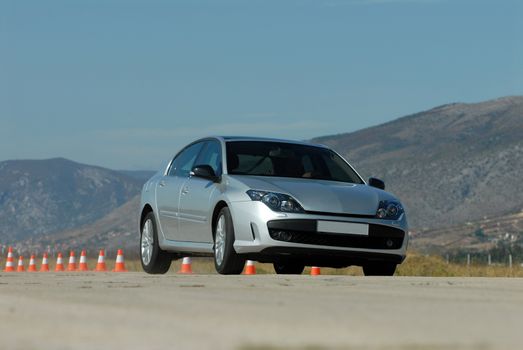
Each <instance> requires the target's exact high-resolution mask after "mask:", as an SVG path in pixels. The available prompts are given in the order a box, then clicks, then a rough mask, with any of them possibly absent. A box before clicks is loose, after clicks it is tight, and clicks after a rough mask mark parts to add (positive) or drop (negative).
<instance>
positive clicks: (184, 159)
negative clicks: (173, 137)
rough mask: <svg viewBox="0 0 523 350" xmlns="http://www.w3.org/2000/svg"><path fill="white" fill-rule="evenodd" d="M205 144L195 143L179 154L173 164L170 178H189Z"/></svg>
mask: <svg viewBox="0 0 523 350" xmlns="http://www.w3.org/2000/svg"><path fill="white" fill-rule="evenodd" d="M203 144H204V143H203V142H198V143H195V144H194V145H191V146H189V147H187V148H186V149H184V150H183V151H182V152H181V153H180V154H178V156H177V157H176V158H175V159H174V160H173V163H172V164H171V168H170V169H169V176H181V177H189V173H190V172H191V169H192V166H193V164H194V161H195V160H196V157H197V156H198V153H200V150H201V149H202V146H203Z"/></svg>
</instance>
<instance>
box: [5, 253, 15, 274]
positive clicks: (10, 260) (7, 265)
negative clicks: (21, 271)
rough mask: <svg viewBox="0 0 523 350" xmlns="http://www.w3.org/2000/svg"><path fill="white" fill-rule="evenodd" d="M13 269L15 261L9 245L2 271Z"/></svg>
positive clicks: (11, 270) (12, 270)
mask: <svg viewBox="0 0 523 350" xmlns="http://www.w3.org/2000/svg"><path fill="white" fill-rule="evenodd" d="M14 271H15V262H14V260H13V248H12V247H9V248H8V249H7V260H6V261H5V270H4V272H14Z"/></svg>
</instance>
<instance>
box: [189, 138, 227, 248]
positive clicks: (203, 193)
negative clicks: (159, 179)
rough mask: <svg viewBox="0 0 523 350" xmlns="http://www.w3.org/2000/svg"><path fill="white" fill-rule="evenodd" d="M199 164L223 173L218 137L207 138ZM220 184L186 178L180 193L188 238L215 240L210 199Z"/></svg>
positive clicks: (203, 240)
mask: <svg viewBox="0 0 523 350" xmlns="http://www.w3.org/2000/svg"><path fill="white" fill-rule="evenodd" d="M196 165H209V166H211V168H213V170H214V173H215V174H216V175H217V176H221V174H222V152H221V144H220V143H219V142H218V141H215V140H210V141H207V142H206V144H205V146H204V149H203V150H202V152H201V153H200V155H199V157H198V159H197V160H196V161H195V162H194V166H196ZM216 190H217V184H216V183H215V182H213V181H211V180H207V179H203V178H200V177H196V176H191V177H190V178H189V179H187V180H186V182H185V184H184V185H183V187H182V192H181V195H180V210H179V223H180V234H181V235H182V237H183V238H184V240H187V241H191V242H202V243H211V242H212V233H211V232H210V230H209V220H211V218H210V217H209V216H210V215H211V214H210V212H211V208H210V205H211V203H210V201H211V198H212V195H213V192H214V191H216Z"/></svg>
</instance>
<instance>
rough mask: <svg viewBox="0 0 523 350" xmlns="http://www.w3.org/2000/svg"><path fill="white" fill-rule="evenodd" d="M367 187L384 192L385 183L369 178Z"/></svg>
mask: <svg viewBox="0 0 523 350" xmlns="http://www.w3.org/2000/svg"><path fill="white" fill-rule="evenodd" d="M369 186H372V187H376V188H379V189H380V190H385V182H383V180H380V179H376V178H375V177H371V178H369Z"/></svg>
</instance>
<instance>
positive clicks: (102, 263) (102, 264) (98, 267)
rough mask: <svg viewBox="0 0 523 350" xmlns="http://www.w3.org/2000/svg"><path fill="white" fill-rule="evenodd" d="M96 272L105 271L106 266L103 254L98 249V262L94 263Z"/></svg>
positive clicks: (102, 251) (101, 250)
mask: <svg viewBox="0 0 523 350" xmlns="http://www.w3.org/2000/svg"><path fill="white" fill-rule="evenodd" d="M94 270H95V271H96V272H104V271H107V266H105V252H104V250H103V249H100V254H98V262H97V263H96V268H95V269H94Z"/></svg>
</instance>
